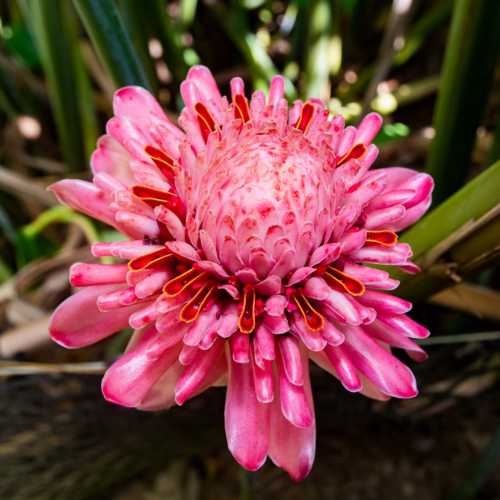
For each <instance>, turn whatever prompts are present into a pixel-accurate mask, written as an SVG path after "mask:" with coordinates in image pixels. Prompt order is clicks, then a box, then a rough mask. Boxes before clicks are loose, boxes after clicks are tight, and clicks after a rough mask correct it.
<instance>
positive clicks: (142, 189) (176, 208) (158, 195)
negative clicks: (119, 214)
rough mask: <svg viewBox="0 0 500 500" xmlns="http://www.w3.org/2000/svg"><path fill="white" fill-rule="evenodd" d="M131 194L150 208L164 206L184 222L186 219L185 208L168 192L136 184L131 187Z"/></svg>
mask: <svg viewBox="0 0 500 500" xmlns="http://www.w3.org/2000/svg"><path fill="white" fill-rule="evenodd" d="M132 194H133V195H134V196H136V197H137V198H139V199H141V200H142V201H143V202H145V203H147V204H148V205H149V206H150V207H153V208H154V207H156V206H158V205H165V206H166V207H167V208H168V209H169V210H171V211H172V212H174V214H176V215H177V217H179V219H182V220H184V218H185V217H186V207H185V206H184V203H183V201H182V200H181V199H180V198H179V197H178V196H177V195H176V194H174V193H172V192H170V191H163V190H161V189H155V188H152V187H149V186H143V185H140V184H136V185H135V186H132Z"/></svg>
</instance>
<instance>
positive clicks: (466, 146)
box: [427, 0, 500, 202]
mask: <svg viewBox="0 0 500 500" xmlns="http://www.w3.org/2000/svg"><path fill="white" fill-rule="evenodd" d="M499 25H500V2H498V0H457V1H456V2H455V7H454V12H453V18H452V24H451V29H450V34H449V37H448V45H447V49H446V55H445V60H444V66H443V71H442V79H441V88H440V92H439V97H438V102H437V104H436V108H435V113H434V127H435V129H436V137H435V138H434V140H433V142H432V145H431V150H430V153H429V159H428V164H427V171H428V172H429V173H430V174H432V175H433V177H434V179H435V180H436V191H435V193H434V200H435V202H441V201H443V200H444V199H445V198H446V197H447V196H449V195H450V194H452V193H453V192H454V191H456V190H457V189H458V188H459V187H460V186H461V185H462V184H463V182H464V180H465V179H466V177H467V174H468V167H469V165H470V157H471V151H472V147H473V145H474V140H475V137H476V129H477V126H478V125H479V122H480V119H481V116H482V114H483V111H484V107H485V104H486V100H487V95H488V90H489V87H490V85H491V82H492V77H493V70H494V67H495V61H496V56H497V53H498V47H499V45H500V30H499V29H498V26H499Z"/></svg>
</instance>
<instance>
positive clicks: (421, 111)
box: [0, 0, 500, 500]
mask: <svg viewBox="0 0 500 500" xmlns="http://www.w3.org/2000/svg"><path fill="white" fill-rule="evenodd" d="M499 27H500V2H499V1H498V0H392V1H390V0H311V1H307V0H291V1H283V0H228V1H221V0H199V1H197V0H177V1H165V0H143V1H139V0H73V1H70V0H18V1H15V0H3V1H2V2H1V3H0V134H1V141H0V228H1V233H0V250H1V252H0V332H1V333H0V476H1V477H2V480H1V481H0V498H2V499H4V498H5V499H9V500H38V499H41V500H45V499H47V500H48V499H60V500H67V499H68V498H72V499H82V500H85V499H91V500H96V499H97V500H99V499H109V498H113V499H116V500H129V499H130V500H132V499H133V500H142V499H143V500H155V499H160V498H161V499H164V498H169V499H186V500H188V499H189V500H191V499H211V498H231V499H234V498H241V499H251V498H263V499H266V498H272V497H274V496H275V495H280V496H281V498H287V499H288V498H290V499H295V498H297V499H298V498H304V497H305V496H306V495H316V496H317V497H319V498H326V497H328V498H335V499H347V500H349V499H353V500H354V499H363V500H365V499H368V500H370V499H380V498H384V499H389V500H391V499H395V500H399V499H405V498H408V499H417V498H418V499H421V498H425V499H429V500H433V499H436V500H438V499H449V500H458V499H472V498H477V499H485V500H492V499H499V498H500V494H499V491H500V474H499V471H498V468H497V465H498V461H499V458H500V427H498V422H499V416H500V403H499V400H500V398H499V397H498V396H499V390H500V383H499V370H500V355H499V353H500V351H499V347H500V331H499V330H500V328H499V321H500V291H499V280H498V278H499V272H498V267H497V266H496V264H497V263H498V260H499V254H500V236H499V235H500V161H499V160H500V85H499V81H500V68H499V65H498V56H499V47H500V29H499ZM197 63H203V64H205V65H207V66H209V67H210V68H211V69H212V70H213V72H214V74H215V76H216V79H217V81H218V83H219V84H220V85H221V87H222V88H223V89H225V90H227V88H228V82H229V80H230V78H231V77H232V76H234V75H236V74H239V75H241V76H243V78H244V79H245V80H246V81H248V82H249V83H250V84H251V85H252V86H253V87H255V88H260V89H264V90H265V89H267V86H268V84H269V81H270V79H271V77H272V76H273V75H274V74H276V73H282V74H284V75H285V76H286V77H287V90H286V92H287V97H288V98H289V100H290V101H293V100H294V99H296V98H299V97H300V98H307V97H312V96H315V97H320V98H322V99H324V100H325V101H326V102H327V103H328V106H329V108H330V110H331V112H332V113H334V114H339V113H341V114H342V115H344V116H345V118H346V120H347V121H348V122H350V123H353V124H356V123H357V122H358V121H359V119H360V117H361V116H362V115H363V114H365V113H366V112H368V111H370V110H376V111H378V112H379V113H381V114H382V115H383V116H384V118H385V125H384V127H383V130H382V131H381V133H380V134H379V136H378V137H377V140H376V141H377V144H378V146H379V147H380V149H381V154H380V158H379V160H378V163H377V165H379V166H383V165H394V164H397V165H403V166H410V167H412V168H416V169H421V170H426V171H428V172H430V173H432V175H433V176H434V178H435V180H436V192H435V201H434V209H433V211H432V212H431V213H430V214H429V215H428V216H427V217H426V218H425V219H423V220H422V221H421V222H419V223H418V224H417V225H416V226H414V227H413V228H411V229H410V230H409V231H407V232H406V234H405V235H403V239H404V240H405V241H408V242H410V243H411V244H412V245H413V248H414V251H415V258H416V261H417V262H418V263H419V264H420V265H421V266H422V269H423V272H422V273H421V274H420V275H418V276H416V277H412V278H408V277H404V276H401V277H399V278H400V279H402V287H401V289H400V291H401V293H402V294H403V295H404V296H407V297H411V299H412V300H415V301H417V304H416V306H415V310H414V316H415V318H416V319H418V320H419V321H421V322H423V323H424V324H426V325H428V326H429V327H430V328H431V330H432V332H433V336H432V337H431V338H430V339H428V340H426V341H422V344H425V345H426V348H427V349H428V351H429V353H430V360H429V361H428V362H426V363H424V364H423V365H421V366H418V367H416V372H417V377H418V379H419V381H420V385H421V387H422V393H421V396H420V397H419V398H417V399H415V400H412V401H400V402H391V403H389V404H381V403H376V402H371V401H368V400H366V399H362V398H360V397H358V396H355V395H352V394H347V393H345V392H344V391H343V390H342V388H340V387H339V384H337V383H336V382H334V381H332V380H330V379H329V378H328V376H327V375H326V374H321V373H319V372H318V373H315V374H314V377H313V382H314V385H315V389H316V409H317V413H318V421H319V438H318V456H317V460H316V466H315V468H314V470H313V473H312V475H311V477H310V478H309V479H307V480H306V481H305V482H304V483H302V484H300V485H294V484H291V483H290V481H289V480H288V478H287V477H286V476H285V475H284V474H283V473H282V472H280V471H279V470H277V469H275V468H273V467H271V466H266V467H265V468H264V469H263V470H262V471H261V472H259V473H257V474H255V475H248V474H245V473H242V472H241V471H240V470H239V468H238V466H237V465H236V464H234V463H233V461H232V459H231V458H230V456H229V453H228V452H227V451H226V449H225V448H226V446H225V441H224V436H223V430H222V424H223V418H222V412H223V403H222V399H223V392H222V390H213V391H211V393H209V394H207V395H204V396H202V397H199V398H197V399H196V400H194V401H193V402H191V403H190V404H188V405H187V406H186V407H183V408H181V409H174V410H172V411H171V412H169V413H167V414H159V415H149V414H141V413H139V412H134V411H129V410H124V409H121V408H114V407H111V406H110V405H108V404H107V403H105V402H103V401H102V400H101V397H100V395H99V389H98V386H99V375H100V374H101V373H102V372H103V370H104V368H105V366H106V365H107V363H109V362H110V361H111V360H113V358H115V357H116V356H117V355H118V353H119V352H120V350H121V349H122V347H123V345H124V343H125V341H126V338H127V335H128V332H123V334H121V335H119V336H117V337H115V338H113V339H112V340H110V341H106V342H103V343H101V344H100V345H98V346H96V347H92V348H87V349H84V350H81V351H79V352H66V351H64V352H63V350H62V349H60V348H58V347H56V346H54V345H52V344H51V343H50V341H49V340H48V334H47V325H48V319H49V317H50V313H51V311H52V310H53V308H54V307H55V306H56V305H57V304H58V303H59V302H60V301H61V300H62V299H63V298H64V297H66V296H67V295H68V294H69V293H70V290H69V285H68V283H67V267H68V265H69V264H70V263H71V262H73V261H75V260H90V259H91V256H90V254H89V251H88V246H89V244H91V243H92V242H94V241H97V240H108V241H109V240H112V239H113V238H116V234H115V233H114V232H113V231H110V230H109V228H106V227H104V226H101V225H99V224H96V223H95V222H94V221H91V220H89V219H88V218H86V217H85V216H82V215H79V214H76V213H74V212H73V211H71V210H70V209H68V208H65V207H61V206H57V204H56V201H55V199H54V198H53V197H52V195H51V194H50V193H48V192H47V191H46V190H45V187H46V186H47V185H48V184H50V183H51V182H53V181H55V180H57V179H59V178H62V177H68V176H69V177H79V178H87V177H88V176H89V168H88V160H89V156H90V154H91V152H92V150H93V148H94V147H95V143H96V140H97V138H98V136H99V135H100V134H102V133H103V131H104V125H105V122H106V120H107V118H109V117H110V115H111V99H112V94H113V91H114V90H115V89H116V88H118V87H120V86H123V85H126V84H137V85H142V86H144V87H146V88H148V89H150V90H151V91H152V92H153V93H154V94H155V95H156V96H157V97H158V99H159V100H160V102H161V103H162V104H163V106H164V107H165V109H166V110H167V112H168V113H169V114H170V115H171V116H172V117H173V118H175V115H176V114H177V113H178V112H179V110H180V106H181V101H180V96H179V93H178V90H177V89H178V85H179V83H180V81H182V79H183V78H184V75H185V74H186V71H187V69H188V68H189V67H190V66H191V65H193V64H197Z"/></svg>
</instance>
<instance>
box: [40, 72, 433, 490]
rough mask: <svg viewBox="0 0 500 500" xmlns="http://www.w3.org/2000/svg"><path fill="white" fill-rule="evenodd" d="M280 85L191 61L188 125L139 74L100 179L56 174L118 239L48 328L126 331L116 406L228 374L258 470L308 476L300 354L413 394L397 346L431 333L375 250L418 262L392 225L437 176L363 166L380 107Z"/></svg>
mask: <svg viewBox="0 0 500 500" xmlns="http://www.w3.org/2000/svg"><path fill="white" fill-rule="evenodd" d="M283 92H284V80H283V78H282V77H279V76H277V77H275V78H274V79H273V80H272V83H271V87H270V91H269V95H268V96H266V95H264V93H263V92H260V91H257V92H254V93H253V95H252V97H251V99H249V100H248V99H247V97H246V96H245V91H244V83H243V81H242V80H241V79H240V78H234V79H233V80H232V81H231V98H230V99H228V98H226V97H224V96H221V94H220V92H219V90H218V88H217V85H216V83H215V81H214V78H213V77H212V74H211V73H210V71H209V70H208V69H207V68H205V67H203V66H196V67H194V68H192V69H191V70H190V71H189V73H188V76H187V78H186V80H185V81H184V82H183V83H182V85H181V93H182V97H183V99H184V102H185V105H186V107H185V108H184V110H183V111H182V113H181V114H180V117H179V120H178V124H179V127H180V128H179V127H178V126H177V125H175V124H173V123H172V122H171V121H170V120H169V119H168V118H167V117H166V115H165V113H164V112H163V110H162V109H161V107H160V105H159V104H158V103H157V101H156V100H155V99H154V98H153V97H152V96H151V95H150V94H149V93H148V92H147V91H146V90H144V89H142V88H139V87H125V88H122V89H120V90H118V91H117V92H116V94H115V97H114V102H113V107H114V117H113V118H111V120H109V122H108V124H107V134H106V135H104V136H103V137H102V138H101V139H100V140H99V143H98V145H97V149H96V151H95V152H94V154H93V156H92V162H91V163H92V172H93V174H94V177H93V181H92V182H84V181H81V180H63V181H60V182H57V183H56V184H54V185H52V186H51V188H50V189H51V190H52V192H53V193H54V194H55V195H56V196H57V198H58V199H59V200H60V201H61V202H62V203H65V204H66V205H69V206H70V207H72V208H74V209H76V210H78V211H80V212H83V213H85V214H87V215H89V216H91V217H94V218H96V219H99V220H101V221H103V222H105V223H106V224H109V225H111V226H113V227H114V228H116V229H117V230H118V231H120V232H121V233H123V235H124V237H125V238H126V239H125V240H124V241H120V242H115V243H98V244H96V245H94V246H93V247H92V252H93V254H94V256H96V257H103V256H106V257H110V256H111V257H114V258H116V263H115V264H108V265H104V264H96V263H77V264H74V265H73V266H72V268H71V270H70V281H71V284H72V285H73V286H74V287H76V288H79V291H77V292H76V293H75V294H74V295H73V296H72V297H70V298H69V299H67V300H66V301H65V302H63V303H62V304H61V305H60V306H59V307H58V309H57V310H56V311H55V313H54V315H53V317H52V323H51V327H50V332H51V335H52V338H53V339H54V340H55V341H56V342H58V343H59V344H61V345H63V346H65V347H68V348H78V347H83V346H86V345H89V344H92V343H94V342H97V341H99V340H102V339H104V338H106V337H108V336H110V335H112V334H114V333H115V332H117V331H119V330H120V329H123V328H125V327H127V326H130V327H131V328H133V329H134V330H135V333H134V334H133V336H132V338H131V340H130V343H129V345H128V347H127V350H126V352H125V353H124V354H123V355H122V356H121V357H120V358H119V359H118V360H117V361H116V362H115V363H114V364H113V365H112V366H111V367H110V368H109V369H108V371H107V373H106V375H105V376H104V379H103V382H102V391H103V394H104V397H105V398H106V399H107V400H109V401H112V402H113V403H117V404H120V405H123V406H128V407H135V408H139V409H143V410H161V409H166V408H169V407H171V406H172V405H174V404H178V405H182V404H184V403H185V402H186V401H187V400H189V399H190V398H192V397H194V396H196V395H197V394H200V393H201V392H202V391H204V390H205V389H207V388H209V387H211V386H213V385H215V384H219V385H220V384H221V383H227V395H226V408H225V427H226V435H227V442H228V446H229V449H230V451H231V453H232V454H233V455H234V457H235V459H236V460H237V461H238V462H239V463H240V464H241V465H242V466H243V467H245V468H246V469H249V470H257V469H258V468H259V467H261V466H262V465H263V463H264V462H265V460H266V457H267V456H269V457H270V458H271V459H272V461H273V462H274V463H275V464H276V465H278V466H279V467H281V468H283V469H285V470H286V471H287V472H288V473H289V474H290V476H291V477H292V478H293V479H295V480H300V479H303V478H304V477H305V476H307V474H308V473H309V471H310V470H311V467H312V464H313V460H314V453H315V439H316V431H315V417H314V408H313V398H312V393H311V385H310V380H309V361H310V360H311V361H313V362H314V363H317V364H318V365H320V366H321V367H322V368H324V369H325V370H327V371H328V372H330V373H331V374H332V375H334V376H335V377H337V378H338V379H339V381H340V382H341V383H342V385H343V386H344V387H345V388H346V389H347V390H348V391H351V392H360V393H362V394H365V395H366V396H370V397H372V398H376V399H380V400H386V399H389V397H391V396H392V397H397V398H411V397H414V396H415V395H416V394H417V387H416V382H415V378H414V376H413V374H412V372H411V371H410V369H409V368H408V367H407V366H405V365H404V364H403V363H402V362H401V361H399V360H398V359H397V358H396V357H394V356H393V355H392V354H391V349H392V348H401V349H404V350H405V351H406V352H407V353H408V355H409V356H410V357H411V358H412V359H414V360H415V361H422V360H424V359H425V357H426V355H425V353H424V352H423V351H422V349H421V348H420V347H419V346H418V345H417V344H416V343H415V342H414V340H413V339H414V338H418V339H419V338H424V337H426V336H427V335H428V334H429V332H428V331H427V330H426V329H425V328H424V327H423V326H421V325H419V324H417V323H416V322H414V321H413V320H412V319H410V318H409V317H408V316H407V315H406V313H407V312H408V311H409V310H410V309H411V304H410V303H409V302H407V301H405V300H402V299H399V298H397V297H395V296H394V295H392V294H390V293H388V292H390V291H392V290H394V289H395V288H396V287H397V286H398V282H397V281H396V280H394V279H392V278H391V277H390V276H389V274H388V273H387V272H386V271H384V270H381V269H380V268H378V267H371V264H384V265H391V266H397V267H399V268H401V269H402V270H404V271H406V272H417V271H418V267H417V266H415V265H414V264H412V263H411V261H410V258H411V256H412V252H411V248H410V247H409V245H407V244H405V243H399V242H398V238H397V234H396V233H397V232H398V231H401V230H402V229H404V228H406V227H407V226H409V225H410V224H413V223H414V222H415V221H416V220H418V219H419V218H420V217H421V216H422V214H423V213H424V212H425V211H426V210H427V208H428V207H429V205H430V202H431V192H432V188H433V181H432V179H431V178H430V177H429V176H428V175H425V174H422V173H418V172H414V171H412V170H409V169H406V168H400V167H392V168H380V169H376V170H369V169H370V166H371V165H372V163H373V162H374V160H375V159H376V157H377V153H378V150H377V148H376V146H374V145H373V144H371V141H372V140H373V139H374V137H375V135H376V134H377V132H378V130H379V128H380V126H381V122H382V120H381V118H380V116H378V115H377V114H369V115H368V116H366V117H365V118H364V119H363V121H362V122H361V123H360V125H359V127H357V128H355V127H351V126H348V127H345V126H344V120H343V119H342V117H340V116H335V117H333V118H332V117H331V116H330V115H329V113H328V110H327V109H326V108H325V106H324V105H323V104H322V103H321V102H320V101H318V100H311V101H308V102H305V103H303V102H301V101H296V102H295V103H294V104H293V105H292V107H291V108H290V109H289V107H288V104H287V102H286V100H285V99H284V94H283Z"/></svg>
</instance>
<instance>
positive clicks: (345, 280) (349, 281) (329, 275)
mask: <svg viewBox="0 0 500 500" xmlns="http://www.w3.org/2000/svg"><path fill="white" fill-rule="evenodd" d="M323 278H324V280H325V281H326V282H327V283H328V284H329V285H330V286H334V287H335V286H338V287H340V288H342V289H343V290H344V291H346V292H347V293H348V294H349V295H352V296H354V297H358V296H360V295H363V294H364V293H365V291H366V288H365V285H364V284H363V282H361V281H359V280H358V279H356V278H353V277H352V276H349V275H348V274H346V273H344V272H342V271H340V270H339V269H337V268H335V267H333V266H328V267H327V268H326V270H325V272H324V274H323Z"/></svg>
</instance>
